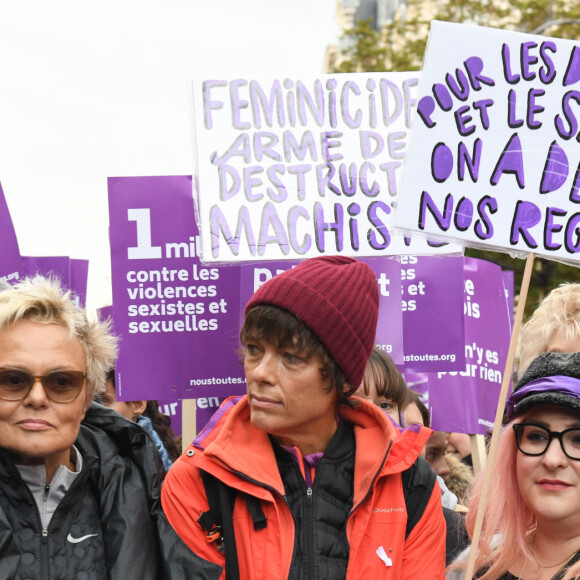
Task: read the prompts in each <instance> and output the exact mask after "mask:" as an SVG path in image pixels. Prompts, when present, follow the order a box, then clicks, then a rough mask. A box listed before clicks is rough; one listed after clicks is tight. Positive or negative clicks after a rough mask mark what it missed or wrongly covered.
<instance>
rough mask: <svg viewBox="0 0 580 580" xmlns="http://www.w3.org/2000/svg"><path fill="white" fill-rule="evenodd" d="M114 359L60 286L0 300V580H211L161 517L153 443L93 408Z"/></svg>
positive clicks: (35, 282)
mask: <svg viewBox="0 0 580 580" xmlns="http://www.w3.org/2000/svg"><path fill="white" fill-rule="evenodd" d="M116 352H117V341H116V338H115V337H114V336H113V335H112V334H111V333H110V332H109V330H108V326H107V324H103V323H101V322H90V321H89V320H88V319H87V317H86V314H85V312H84V311H83V310H81V309H77V308H76V307H75V305H74V303H73V302H72V300H71V298H70V295H69V293H66V292H64V291H63V290H62V288H61V286H60V284H59V283H58V282H56V281H55V280H50V279H46V278H43V277H41V276H36V277H34V278H32V279H26V280H24V281H22V282H19V283H18V284H16V285H15V286H14V287H12V288H10V289H7V290H5V291H3V292H0V506H1V509H0V561H1V566H0V568H1V573H0V575H1V576H2V578H10V579H16V580H20V579H25V578H59V579H62V580H78V579H79V578H87V579H90V580H101V579H102V580H127V579H129V578H135V579H137V578H139V579H146V580H157V579H159V580H161V579H164V580H165V579H173V578H179V579H180V580H181V579H184V578H185V575H184V574H185V569H187V570H188V574H190V577H191V576H193V577H196V578H200V579H205V578H207V579H209V578H211V577H215V566H213V565H211V564H210V563H208V562H203V561H202V560H201V559H200V558H198V557H197V556H195V554H193V553H192V552H191V551H190V550H188V549H187V548H186V546H185V545H184V544H183V543H182V542H181V540H180V539H179V538H178V537H177V536H176V535H175V533H174V532H173V530H172V529H171V527H170V526H169V525H168V523H167V520H166V519H165V517H164V515H163V513H162V512H161V510H160V502H159V495H160V486H161V479H160V474H162V473H163V469H162V467H161V465H160V462H159V457H158V454H157V451H156V449H155V446H154V445H153V443H152V442H151V440H150V439H149V438H148V437H143V436H142V435H143V432H142V430H141V429H140V428H139V427H137V426H136V425H134V426H133V424H132V423H128V422H127V421H125V420H124V419H122V418H121V417H119V415H118V414H116V413H114V412H113V411H111V410H110V409H107V408H106V407H103V406H101V405H98V404H96V403H91V402H92V400H93V397H94V396H95V395H96V394H98V393H100V392H101V391H102V390H103V388H104V386H105V375H106V371H107V369H108V368H110V367H111V366H112V365H113V363H114V361H115V357H116ZM128 426H129V427H131V426H133V427H132V428H128ZM211 574H214V576H211Z"/></svg>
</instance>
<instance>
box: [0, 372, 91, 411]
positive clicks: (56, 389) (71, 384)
mask: <svg viewBox="0 0 580 580" xmlns="http://www.w3.org/2000/svg"><path fill="white" fill-rule="evenodd" d="M86 378H87V373H86V372H84V371H51V372H49V373H47V374H45V375H33V374H31V373H29V372H28V371H24V370H22V369H11V368H0V399H3V400H4V401H21V400H22V399H24V398H25V397H26V396H27V395H28V393H29V392H30V390H31V389H32V386H33V385H34V383H35V382H36V381H37V380H38V381H40V383H41V384H42V386H43V388H44V391H45V393H46V396H47V397H48V398H49V399H50V400H51V401H54V402H55V403H72V401H74V400H75V399H76V398H77V397H78V396H79V395H80V393H81V391H82V388H83V385H84V383H85V380H86Z"/></svg>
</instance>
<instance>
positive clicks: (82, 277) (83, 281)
mask: <svg viewBox="0 0 580 580" xmlns="http://www.w3.org/2000/svg"><path fill="white" fill-rule="evenodd" d="M88 278H89V261H88V260H79V259H73V258H71V261H70V289H71V290H72V291H73V292H74V294H75V297H76V298H77V301H78V305H79V306H81V307H82V308H84V307H85V305H86V303H87V281H88Z"/></svg>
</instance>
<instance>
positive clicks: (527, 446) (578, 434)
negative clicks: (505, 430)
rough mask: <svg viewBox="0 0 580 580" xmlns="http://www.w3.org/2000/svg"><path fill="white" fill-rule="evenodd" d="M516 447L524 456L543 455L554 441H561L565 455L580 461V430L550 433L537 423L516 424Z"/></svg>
mask: <svg viewBox="0 0 580 580" xmlns="http://www.w3.org/2000/svg"><path fill="white" fill-rule="evenodd" d="M514 431H515V433H516V445H517V446H518V449H519V450H520V451H521V452H522V453H523V454H524V455H536V456H537V455H543V454H544V453H546V450H547V449H548V447H549V446H550V443H551V442H552V439H558V440H559V441H560V447H561V448H562V451H563V452H564V455H565V456H566V457H568V458H569V459H574V460H575V461H580V429H578V428H573V429H566V430H564V431H550V430H549V429H546V428H545V427H543V426H542V425H537V424H536V423H516V424H515V425H514Z"/></svg>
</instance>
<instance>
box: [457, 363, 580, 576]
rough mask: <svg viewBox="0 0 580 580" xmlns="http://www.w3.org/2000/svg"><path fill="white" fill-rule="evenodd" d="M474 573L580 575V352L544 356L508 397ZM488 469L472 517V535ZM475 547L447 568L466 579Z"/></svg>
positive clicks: (473, 503) (479, 483) (474, 498)
mask: <svg viewBox="0 0 580 580" xmlns="http://www.w3.org/2000/svg"><path fill="white" fill-rule="evenodd" d="M507 418H508V420H509V421H510V422H509V423H508V424H507V425H506V426H505V428H504V430H503V431H502V434H501V435H500V438H499V442H498V447H497V457H496V459H495V464H494V470H493V474H494V475H493V477H494V480H493V481H494V484H493V486H492V487H491V489H490V494H489V496H488V498H487V501H486V504H485V513H484V522H483V528H482V532H481V539H480V542H479V546H478V554H477V559H476V563H475V564H476V565H475V571H476V577H477V578H478V579H481V580H518V579H524V578H525V579H526V580H549V579H557V580H562V579H566V580H568V579H571V578H578V577H579V575H580V353H573V354H564V353H555V352H547V353H543V354H540V355H539V356H538V357H537V358H536V359H534V360H533V361H532V362H531V363H530V365H529V366H528V368H527V370H526V372H525V373H524V375H523V376H522V377H521V379H520V380H519V381H518V383H517V384H516V386H515V388H514V391H513V393H512V394H511V395H510V397H509V399H508V402H507ZM482 483H483V474H482V475H481V476H480V477H479V478H478V481H477V483H476V485H475V487H474V491H473V494H472V497H471V502H470V505H469V514H468V515H467V527H468V530H469V534H470V536H471V535H472V534H473V529H474V525H475V517H476V514H477V510H478V504H479V502H480V500H481V487H482ZM467 558H468V553H467V552H466V553H464V554H462V555H461V556H460V557H459V558H458V561H457V562H456V563H455V564H453V565H452V566H451V567H450V568H449V571H448V575H447V577H448V578H449V579H450V580H455V579H457V580H459V579H463V578H464V570H465V567H466V561H467Z"/></svg>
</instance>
